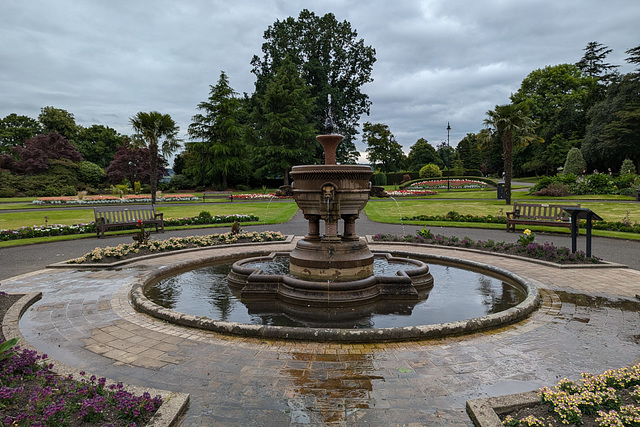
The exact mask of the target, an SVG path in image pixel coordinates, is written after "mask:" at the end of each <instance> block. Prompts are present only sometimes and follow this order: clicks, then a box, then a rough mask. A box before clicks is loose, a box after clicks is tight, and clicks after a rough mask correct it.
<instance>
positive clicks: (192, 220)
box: [0, 215, 260, 241]
mask: <svg viewBox="0 0 640 427" xmlns="http://www.w3.org/2000/svg"><path fill="white" fill-rule="evenodd" d="M259 220H260V219H259V218H258V217H257V216H255V215H213V216H210V217H208V216H195V217H184V218H167V219H165V220H164V225H165V227H171V226H184V225H206V224H231V223H233V222H234V221H238V222H255V221H259ZM134 228H136V226H122V227H117V228H116V227H114V228H113V229H114V230H132V229H134ZM95 232H96V225H95V222H94V221H91V222H89V223H87V224H76V225H62V224H51V225H44V226H38V225H34V226H33V227H20V228H17V229H15V230H0V241H6V240H17V239H30V238H33V237H51V236H62V235H69V234H85V233H95Z"/></svg>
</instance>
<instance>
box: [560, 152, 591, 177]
mask: <svg viewBox="0 0 640 427" xmlns="http://www.w3.org/2000/svg"><path fill="white" fill-rule="evenodd" d="M586 169H587V162H585V161H584V157H582V152H581V151H580V150H579V149H578V148H576V147H573V148H572V149H571V150H569V152H568V153H567V160H566V162H564V169H563V170H562V172H563V173H564V174H572V175H582V173H583V172H584V171H586Z"/></svg>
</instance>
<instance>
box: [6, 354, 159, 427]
mask: <svg viewBox="0 0 640 427" xmlns="http://www.w3.org/2000/svg"><path fill="white" fill-rule="evenodd" d="M46 360H47V355H46V354H43V355H39V354H37V352H36V351H31V350H27V349H23V350H21V349H20V348H19V347H13V348H8V349H6V348H5V349H4V351H0V422H1V423H2V425H16V426H18V425H20V426H31V425H33V426H45V425H46V426H82V425H89V424H96V425H108V426H136V425H144V424H146V423H147V421H148V420H149V419H150V418H151V416H152V415H153V414H154V413H155V412H156V410H157V409H158V408H159V407H160V405H161V404H162V398H161V397H160V396H156V397H153V398H152V397H151V396H150V395H149V393H144V394H143V395H142V396H134V395H132V394H131V393H129V392H127V391H125V390H124V389H123V385H122V384H121V383H119V384H112V385H109V386H106V380H105V379H104V378H99V379H98V378H96V377H95V376H91V377H90V378H81V379H79V380H78V381H77V380H75V379H74V378H73V377H72V376H69V377H60V376H57V375H56V374H54V373H53V372H52V371H51V369H52V368H53V365H52V364H47V363H46ZM80 374H81V375H85V374H84V373H83V372H81V373H80Z"/></svg>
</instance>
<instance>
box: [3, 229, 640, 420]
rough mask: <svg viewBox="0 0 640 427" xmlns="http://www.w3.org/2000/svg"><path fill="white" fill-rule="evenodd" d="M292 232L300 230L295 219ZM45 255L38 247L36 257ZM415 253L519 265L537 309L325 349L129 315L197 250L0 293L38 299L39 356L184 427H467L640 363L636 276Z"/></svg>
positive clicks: (30, 331) (625, 271) (32, 320)
mask: <svg viewBox="0 0 640 427" xmlns="http://www.w3.org/2000/svg"><path fill="white" fill-rule="evenodd" d="M371 224H373V223H371ZM373 225H375V224H373ZM290 226H292V227H297V226H296V225H295V221H294V222H293V223H292V225H290ZM287 227H288V226H287V225H283V229H286V228H287ZM377 228H378V229H379V230H380V231H382V229H384V227H383V226H381V225H377ZM191 231H193V230H191ZM303 232H304V230H302V232H301V231H297V232H296V234H302V233H303ZM359 233H360V234H372V233H369V231H368V230H367V231H362V230H360V229H359ZM373 246H374V249H380V250H389V249H397V247H395V246H393V245H388V246H387V245H383V244H376V245H373ZM289 247H291V245H289ZM39 249H40V246H37V247H35V246H34V247H32V252H37V251H39ZM264 249H265V250H271V249H273V250H282V249H283V245H282V244H272V245H270V246H267V247H265V248H264ZM412 250H415V251H427V252H430V253H436V254H444V255H449V256H457V257H461V258H466V259H472V260H476V261H480V262H485V263H488V264H493V265H496V266H498V267H502V268H506V269H509V270H512V271H515V272H517V273H518V274H520V275H522V276H525V277H528V278H530V279H532V280H534V281H535V283H536V284H537V286H538V287H539V288H540V291H541V294H542V297H543V304H542V306H541V308H540V309H539V310H538V311H537V312H535V313H534V314H533V315H532V316H531V317H530V318H529V319H527V320H525V321H523V322H520V323H518V324H516V325H511V326H507V327H503V328H500V329H498V330H493V331H488V332H484V333H478V334H473V335H468V336H462V337H453V338H447V339H440V340H428V341H420V342H407V343H386V344H370V345H367V344H326V343H310V342H290V341H278V340H261V339H246V338H239V337H229V336H223V335H220V334H215V333H210V332H204V331H197V330H192V329H185V328H179V327H177V326H174V325H170V324H167V323H165V322H161V321H159V320H156V319H154V318H151V317H149V316H146V315H142V314H139V313H136V312H135V311H134V310H133V309H132V308H131V306H130V304H129V301H128V297H127V296H128V291H129V288H130V287H131V285H132V283H133V282H134V281H135V280H136V279H137V278H139V277H141V276H142V275H144V274H145V273H146V272H148V271H149V270H151V269H158V268H164V267H166V266H167V265H168V264H171V263H174V262H180V261H184V260H187V259H191V258H192V257H193V256H194V254H193V253H190V254H172V255H169V256H166V257H161V258H154V259H150V260H144V261H138V262H135V263H132V264H129V265H127V266H125V267H123V268H118V269H112V270H100V271H87V270H79V269H64V270H57V269H41V270H37V271H32V272H30V273H27V274H23V275H21V276H17V277H13V278H8V279H4V280H3V281H2V289H3V290H6V291H12V292H24V291H41V292H43V294H44V296H43V298H42V300H41V301H40V302H38V303H37V304H36V305H34V306H33V307H32V308H31V309H30V310H28V311H27V312H26V313H25V315H24V317H23V320H22V321H21V324H20V328H21V331H22V333H23V334H24V335H25V338H26V339H27V340H28V341H29V342H30V343H31V344H32V345H33V346H35V347H36V348H38V349H39V350H40V351H41V352H45V353H48V354H49V355H51V356H52V357H54V358H55V359H58V360H60V361H62V362H65V363H67V364H69V365H71V366H74V367H76V368H78V369H84V370H86V371H89V372H92V373H94V374H96V375H99V376H105V377H108V378H111V379H114V380H117V381H123V382H126V383H130V384H134V385H140V386H148V387H156V388H161V389H169V390H176V391H183V392H188V393H190V394H191V406H190V409H189V411H188V412H187V415H186V418H185V420H184V425H188V426H211V425H229V426H231V425H234V426H235V425H266V426H282V425H292V426H298V425H326V424H334V425H430V426H433V425H435V426H438V425H441V426H452V425H456V426H457V425H463V426H464V425H471V422H470V421H469V419H468V417H467V415H466V413H465V411H464V404H465V401H466V400H468V399H473V398H478V397H485V396H494V395H500V394H508V393H514V392H520V391H528V390H531V389H535V388H538V387H540V386H543V385H551V384H555V383H556V382H557V381H558V380H559V379H560V378H562V377H564V376H567V377H570V378H574V379H577V378H578V377H579V376H580V373H581V372H582V371H589V372H601V371H603V370H605V369H608V368H619V367H622V366H625V365H628V364H632V363H638V362H640V347H639V344H640V335H639V334H640V332H639V331H638V325H639V324H640V304H639V302H638V300H636V299H635V297H634V296H635V294H636V293H640V292H639V287H640V285H639V284H640V271H638V270H634V269H629V268H607V269H587V268H570V269H559V268H555V267H549V266H544V265H540V264H534V263H530V262H526V261H522V260H516V259H512V258H507V257H501V256H495V255H490V254H480V253H473V252H466V251H461V250H455V249H447V248H436V249H433V248H413V249H412ZM594 250H595V249H594ZM205 252H206V253H207V254H213V253H215V254H219V255H227V254H238V253H240V252H242V250H239V249H238V248H233V247H220V248H212V249H208V250H206V251H205ZM0 253H1V252H0ZM202 255H203V256H204V255H205V253H203V254H202Z"/></svg>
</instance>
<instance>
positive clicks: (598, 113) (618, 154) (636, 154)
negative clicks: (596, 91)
mask: <svg viewBox="0 0 640 427" xmlns="http://www.w3.org/2000/svg"><path fill="white" fill-rule="evenodd" d="M638 93H640V79H638V78H635V77H634V75H632V74H627V75H625V76H624V77H623V78H622V80H621V81H620V83H614V84H612V85H611V86H610V87H609V89H608V91H607V96H606V98H605V99H604V100H603V101H602V102H599V103H597V104H596V105H594V106H593V108H591V110H589V119H590V120H589V126H587V134H586V136H585V138H584V141H583V143H582V146H581V149H582V154H583V155H584V157H585V160H586V161H587V163H588V164H589V167H590V168H596V169H600V170H604V169H606V168H609V167H610V168H612V169H618V168H619V167H620V165H621V164H622V161H623V160H624V159H625V158H627V157H628V158H630V159H631V160H632V161H633V162H634V163H635V164H636V165H637V164H640V144H638V141H639V140H640V98H639V97H638Z"/></svg>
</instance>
